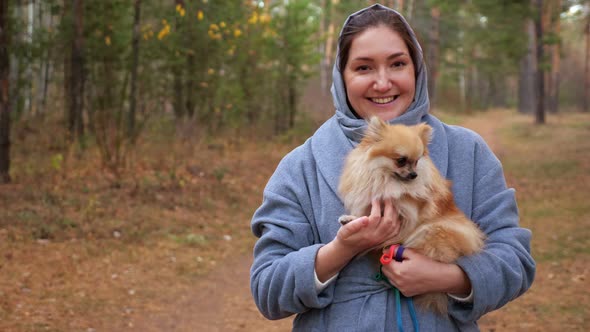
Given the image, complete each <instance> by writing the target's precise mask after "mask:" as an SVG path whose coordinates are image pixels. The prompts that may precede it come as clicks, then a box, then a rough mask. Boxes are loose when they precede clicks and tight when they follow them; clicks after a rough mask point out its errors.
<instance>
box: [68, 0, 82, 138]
mask: <svg viewBox="0 0 590 332" xmlns="http://www.w3.org/2000/svg"><path fill="white" fill-rule="evenodd" d="M72 16H73V17H72V18H73V32H74V34H73V35H74V37H73V38H72V45H71V46H72V50H71V58H70V83H69V89H70V91H69V99H70V103H69V114H68V131H69V135H70V136H69V139H70V142H72V141H75V140H77V139H80V138H81V137H82V136H83V135H84V122H83V117H82V115H83V112H84V83H85V82H84V80H85V77H84V76H85V75H84V27H83V22H84V21H83V19H84V4H83V0H72Z"/></svg>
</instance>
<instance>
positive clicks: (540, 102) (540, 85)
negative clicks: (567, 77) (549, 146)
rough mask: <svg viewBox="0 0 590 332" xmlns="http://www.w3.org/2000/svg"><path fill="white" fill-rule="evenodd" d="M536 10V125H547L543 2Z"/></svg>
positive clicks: (540, 0)
mask: <svg viewBox="0 0 590 332" xmlns="http://www.w3.org/2000/svg"><path fill="white" fill-rule="evenodd" d="M535 4H536V9H537V11H538V13H537V18H536V20H535V36H536V40H537V68H536V70H537V84H536V90H537V93H538V95H537V105H536V109H535V123H536V124H544V123H545V101H544V100H545V80H544V79H543V78H544V71H543V63H542V61H543V54H544V52H543V47H544V45H543V22H542V15H543V0H536V1H535Z"/></svg>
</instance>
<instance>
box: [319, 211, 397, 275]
mask: <svg viewBox="0 0 590 332" xmlns="http://www.w3.org/2000/svg"><path fill="white" fill-rule="evenodd" d="M399 230H400V223H399V219H398V213H397V210H396V209H395V207H394V206H393V202H392V201H385V202H383V211H381V202H379V201H373V203H372V205H371V214H370V215H369V216H368V217H367V216H365V217H360V218H358V219H355V220H353V221H351V222H349V223H347V224H346V225H344V226H342V227H340V229H339V230H338V234H336V238H335V239H334V240H332V241H331V242H330V243H328V244H326V245H325V246H323V247H321V248H320V250H319V251H318V253H317V256H316V261H315V270H316V274H317V276H318V279H319V280H320V281H321V282H324V281H326V280H328V279H330V278H331V277H332V276H334V275H336V273H338V272H339V271H340V270H341V269H342V268H343V267H344V266H346V264H348V262H349V261H350V260H351V259H352V258H353V257H354V256H356V255H358V254H360V253H362V252H365V251H367V250H369V249H371V248H374V247H376V246H378V245H380V244H381V243H383V242H384V241H385V240H386V239H389V238H391V237H394V236H396V235H397V234H398V233H399Z"/></svg>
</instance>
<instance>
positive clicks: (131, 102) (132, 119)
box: [127, 0, 141, 142]
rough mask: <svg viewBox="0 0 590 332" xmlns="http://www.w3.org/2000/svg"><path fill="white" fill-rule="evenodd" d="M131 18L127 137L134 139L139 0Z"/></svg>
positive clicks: (132, 140)
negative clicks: (131, 34) (131, 35)
mask: <svg viewBox="0 0 590 332" xmlns="http://www.w3.org/2000/svg"><path fill="white" fill-rule="evenodd" d="M134 12H135V15H134V18H133V37H132V38H133V39H132V41H131V48H132V58H131V61H132V62H131V91H130V92H129V113H128V118H127V138H129V139H130V140H131V142H134V141H135V136H136V135H135V113H136V107H137V67H138V66H139V35H140V26H139V25H140V22H141V0H135V4H134Z"/></svg>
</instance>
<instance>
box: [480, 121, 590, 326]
mask: <svg viewBox="0 0 590 332" xmlns="http://www.w3.org/2000/svg"><path fill="white" fill-rule="evenodd" d="M469 122H470V123H471V124H472V125H474V126H475V127H476V128H474V129H476V130H478V131H480V130H481V131H484V130H485V128H486V126H487V127H489V126H490V123H495V124H494V125H493V127H498V128H500V130H499V131H497V137H496V138H495V140H497V143H498V149H499V151H497V152H498V155H499V156H500V158H501V160H502V163H503V165H504V168H505V172H506V176H507V181H508V184H509V185H510V186H512V187H514V188H515V189H516V190H517V199H518V203H519V209H520V213H521V225H522V226H523V227H526V228H529V229H531V230H532V232H533V241H532V253H533V257H534V258H535V260H536V262H537V274H536V278H535V282H534V284H533V287H532V288H531V289H530V290H529V292H527V293H526V294H525V295H524V296H523V297H521V298H519V299H517V300H516V301H514V302H512V303H510V304H508V305H507V306H506V307H504V308H502V309H501V310H499V311H497V312H494V313H491V314H489V315H487V316H485V317H484V318H483V319H482V321H481V322H480V323H481V324H480V325H481V327H482V331H560V330H567V331H588V330H590V288H589V287H588V285H587V279H588V277H589V273H590V204H588V197H590V187H589V186H588V184H590V114H560V115H549V116H548V118H547V124H545V125H542V126H538V125H534V124H533V121H532V118H531V117H530V116H522V115H515V114H513V113H511V112H506V111H503V112H502V111H500V112H492V113H491V114H487V115H486V116H485V117H482V118H479V119H478V120H477V121H469ZM474 122H475V123H474Z"/></svg>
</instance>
